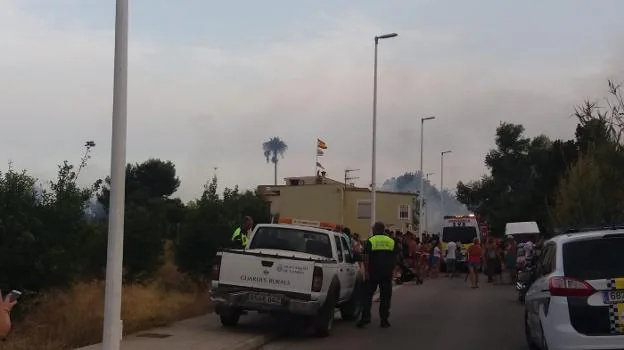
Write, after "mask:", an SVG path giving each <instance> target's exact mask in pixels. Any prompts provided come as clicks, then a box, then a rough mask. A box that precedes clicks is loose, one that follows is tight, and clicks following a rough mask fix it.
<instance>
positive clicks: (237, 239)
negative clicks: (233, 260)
mask: <svg viewBox="0 0 624 350" xmlns="http://www.w3.org/2000/svg"><path fill="white" fill-rule="evenodd" d="M252 228H253V219H252V218H251V217H250V216H245V217H244V218H243V223H242V225H241V226H240V227H238V228H237V229H236V230H234V233H233V234H232V248H234V249H245V247H246V246H247V241H248V240H249V234H250V233H251V232H250V231H251V229H252Z"/></svg>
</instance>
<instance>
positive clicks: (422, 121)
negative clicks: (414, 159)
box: [418, 116, 435, 242]
mask: <svg viewBox="0 0 624 350" xmlns="http://www.w3.org/2000/svg"><path fill="white" fill-rule="evenodd" d="M433 119H435V117H433V116H432V117H425V118H420V194H419V196H420V204H419V206H418V238H420V241H421V242H422V234H423V231H422V226H423V225H422V223H423V196H424V195H425V191H424V190H425V188H424V186H425V174H424V173H423V154H424V152H423V146H424V137H425V133H424V130H425V122H426V121H427V120H433Z"/></svg>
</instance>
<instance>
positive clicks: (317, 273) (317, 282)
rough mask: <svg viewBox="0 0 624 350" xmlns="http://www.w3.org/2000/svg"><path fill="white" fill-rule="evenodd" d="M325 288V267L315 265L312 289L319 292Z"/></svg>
mask: <svg viewBox="0 0 624 350" xmlns="http://www.w3.org/2000/svg"><path fill="white" fill-rule="evenodd" d="M322 288H323V269H322V268H320V267H319V266H315V267H314V273H313V274H312V291H313V292H315V293H318V292H320V291H321V289H322Z"/></svg>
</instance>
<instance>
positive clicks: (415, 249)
mask: <svg viewBox="0 0 624 350" xmlns="http://www.w3.org/2000/svg"><path fill="white" fill-rule="evenodd" d="M336 230H337V231H341V232H342V233H343V234H344V235H345V236H346V238H348V241H349V242H350V243H351V244H352V246H351V247H352V250H353V251H354V252H356V253H359V254H362V253H363V249H364V248H363V247H364V245H363V241H362V240H361V239H360V235H359V234H357V233H351V231H350V230H349V228H346V227H345V228H341V227H338V228H336ZM385 234H386V235H387V236H390V237H392V238H393V239H394V240H395V242H396V243H397V245H398V255H399V256H398V259H397V267H396V268H395V276H396V277H398V275H400V274H401V268H400V267H401V265H404V266H407V267H409V268H410V269H412V270H413V271H414V272H415V273H416V274H417V275H418V276H420V277H423V278H425V277H429V278H438V277H439V275H440V268H441V265H442V262H444V265H445V267H446V271H445V272H446V277H448V278H454V277H456V276H457V275H458V273H459V272H460V271H465V276H464V279H465V280H466V281H469V282H470V287H471V288H479V272H480V271H481V272H483V273H484V274H485V275H486V276H487V282H488V283H492V284H513V283H515V279H516V274H517V266H516V264H517V260H518V251H519V250H518V249H519V248H522V249H523V251H524V252H526V253H525V254H527V255H528V254H531V253H532V252H533V248H534V247H535V246H536V244H535V243H533V242H531V241H529V242H526V243H524V244H518V243H517V242H516V241H515V240H514V238H513V237H507V238H506V239H495V238H491V237H490V238H487V239H486V240H485V242H483V243H482V242H480V241H479V240H478V239H475V240H474V242H473V244H472V245H471V246H470V247H469V248H468V249H463V245H462V243H461V242H446V244H445V245H444V247H443V245H442V243H441V242H440V240H439V235H432V234H429V233H427V232H424V233H423V235H422V240H421V239H420V238H419V237H418V236H417V235H416V234H415V233H413V232H410V231H406V232H401V231H399V230H394V231H393V230H389V229H386V230H385ZM464 264H465V265H464ZM505 276H507V278H505ZM505 280H506V281H505Z"/></svg>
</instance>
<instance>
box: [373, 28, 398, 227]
mask: <svg viewBox="0 0 624 350" xmlns="http://www.w3.org/2000/svg"><path fill="white" fill-rule="evenodd" d="M398 35H399V34H397V33H389V34H383V35H379V36H376V37H375V66H374V73H373V75H374V77H373V150H372V153H373V154H372V158H373V160H372V166H371V168H372V169H371V173H372V174H371V201H370V203H371V205H370V210H371V214H370V218H371V224H370V230H371V231H370V232H372V229H373V225H374V224H375V220H376V217H375V216H376V215H375V214H376V204H377V184H376V183H375V182H376V177H377V176H376V173H377V47H378V46H379V40H380V39H390V38H394V37H396V36H398Z"/></svg>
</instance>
